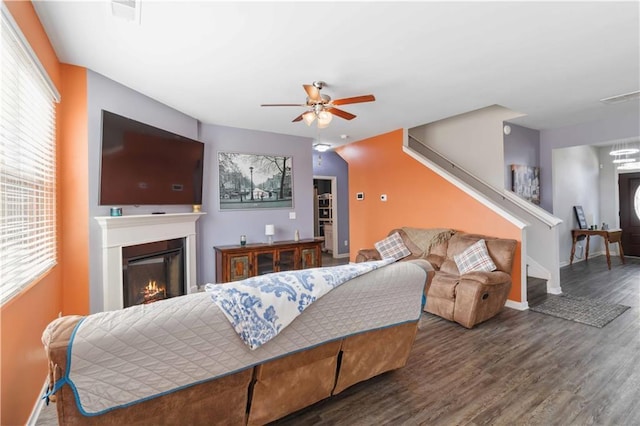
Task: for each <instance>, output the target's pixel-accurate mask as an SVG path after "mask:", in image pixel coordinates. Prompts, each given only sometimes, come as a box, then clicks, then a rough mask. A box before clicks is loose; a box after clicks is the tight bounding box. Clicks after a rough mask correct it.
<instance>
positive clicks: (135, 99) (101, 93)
mask: <svg viewBox="0 0 640 426" xmlns="http://www.w3.org/2000/svg"><path fill="white" fill-rule="evenodd" d="M103 109H104V110H107V111H111V112H114V113H116V114H119V115H122V116H125V117H129V118H132V119H134V120H137V121H140V122H143V123H146V124H150V125H152V126H155V127H159V128H161V129H164V130H168V131H170V132H173V133H176V134H179V135H183V136H186V137H189V138H193V139H197V136H198V121H197V120H195V119H194V118H191V117H189V116H187V115H185V114H182V113H180V112H178V111H176V110H174V109H172V108H169V107H168V106H166V105H163V104H161V103H160V102H157V101H154V100H153V99H151V98H149V97H146V96H144V95H142V94H140V93H138V92H136V91H134V90H131V89H129V88H127V87H125V86H122V85H120V84H118V83H116V82H114V81H113V80H110V79H108V78H106V77H104V76H102V75H100V74H97V73H95V72H93V71H91V70H87V115H88V132H89V134H88V141H89V150H88V152H89V162H88V164H89V216H90V217H89V280H90V286H89V307H90V310H91V312H92V313H93V312H97V311H100V310H102V248H101V247H102V243H101V231H100V226H99V225H98V222H96V221H95V220H94V219H93V218H94V217H96V216H108V215H109V206H100V205H98V204H99V195H100V147H101V139H102V110H103ZM206 167H207V166H206V165H205V168H206ZM121 207H122V209H123V214H126V215H129V214H144V213H151V212H153V211H156V210H162V211H166V212H170V213H178V212H187V211H190V210H191V208H190V206H139V207H136V206H121Z"/></svg>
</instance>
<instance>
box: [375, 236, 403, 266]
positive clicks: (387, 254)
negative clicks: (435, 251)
mask: <svg viewBox="0 0 640 426" xmlns="http://www.w3.org/2000/svg"><path fill="white" fill-rule="evenodd" d="M374 247H375V248H376V250H378V252H380V256H382V258H383V259H394V260H400V259H402V258H403V257H407V256H409V255H410V254H411V252H410V251H409V249H408V248H407V246H405V245H404V242H402V237H401V236H400V234H398V233H397V232H394V233H393V234H391V235H389V236H388V237H387V238H385V239H384V240H382V241H378V242H377V243H375V244H374Z"/></svg>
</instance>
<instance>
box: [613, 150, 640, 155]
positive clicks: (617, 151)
mask: <svg viewBox="0 0 640 426" xmlns="http://www.w3.org/2000/svg"><path fill="white" fill-rule="evenodd" d="M638 152H640V149H638V148H623V149H616V150H614V151H611V152H609V155H614V156H615V155H631V154H637V153H638Z"/></svg>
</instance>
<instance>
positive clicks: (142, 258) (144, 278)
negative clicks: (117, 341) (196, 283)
mask: <svg viewBox="0 0 640 426" xmlns="http://www.w3.org/2000/svg"><path fill="white" fill-rule="evenodd" d="M184 264H185V262H184V238H176V239H172V240H166V241H156V242H153V243H147V244H137V245H134V246H127V247H122V285H123V288H122V296H123V306H124V307H125V308H126V307H129V306H133V305H142V304H147V303H153V302H157V301H159V300H163V299H167V298H169V297H176V296H182V295H183V294H185V268H184Z"/></svg>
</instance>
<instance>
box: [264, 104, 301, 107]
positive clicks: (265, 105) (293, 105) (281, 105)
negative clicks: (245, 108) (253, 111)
mask: <svg viewBox="0 0 640 426" xmlns="http://www.w3.org/2000/svg"><path fill="white" fill-rule="evenodd" d="M260 106H301V107H306V106H307V105H305V104H261V105H260Z"/></svg>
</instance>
